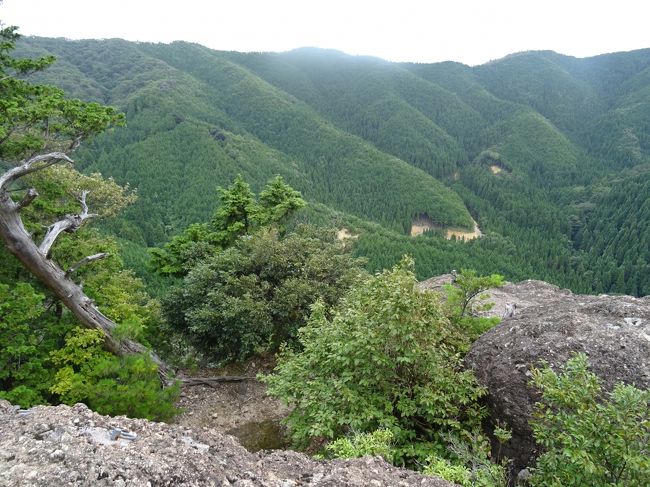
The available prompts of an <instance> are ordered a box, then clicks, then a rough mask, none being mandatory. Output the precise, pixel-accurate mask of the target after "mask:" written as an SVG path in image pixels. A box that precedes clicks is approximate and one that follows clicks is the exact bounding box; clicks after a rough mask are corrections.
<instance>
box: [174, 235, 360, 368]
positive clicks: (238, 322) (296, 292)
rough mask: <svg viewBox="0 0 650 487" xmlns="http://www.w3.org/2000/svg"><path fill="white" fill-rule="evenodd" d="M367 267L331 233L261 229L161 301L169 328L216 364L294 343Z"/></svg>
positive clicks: (201, 267) (205, 264) (202, 264)
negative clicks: (316, 310)
mask: <svg viewBox="0 0 650 487" xmlns="http://www.w3.org/2000/svg"><path fill="white" fill-rule="evenodd" d="M361 265H362V261H360V260H357V259H354V258H352V257H351V256H350V253H349V249H347V248H346V247H345V245H344V244H343V243H341V242H339V241H337V240H336V238H335V236H334V235H333V232H327V231H322V230H317V229H315V228H312V227H299V228H298V229H297V231H296V233H291V234H289V235H287V236H286V237H285V238H280V237H279V236H278V233H277V231H276V230H274V229H263V230H261V231H259V232H257V233H255V234H254V235H252V236H251V237H250V238H248V239H240V240H238V241H237V242H236V243H235V244H234V245H233V246H232V247H231V248H229V249H226V250H224V251H222V252H219V253H217V254H215V255H213V256H210V257H209V258H207V259H205V260H202V261H200V262H199V263H198V264H197V265H196V266H194V267H193V268H192V270H191V271H190V272H189V274H188V275H187V276H186V277H185V279H184V281H183V283H182V284H181V285H180V286H179V287H178V288H177V289H175V290H174V291H173V292H172V293H171V294H170V295H169V296H168V297H166V298H165V299H164V300H163V311H164V313H165V316H166V317H167V320H168V322H169V324H170V326H171V327H172V328H173V329H174V330H176V331H179V332H180V333H182V334H183V336H185V337H186V338H187V340H189V341H190V342H192V343H193V344H195V346H196V347H197V348H198V349H199V350H201V351H203V352H204V353H206V355H207V356H208V357H209V358H210V359H212V360H216V361H226V360H232V359H244V358H246V357H249V356H250V355H252V354H254V353H256V352H259V351H264V350H269V349H270V350H275V349H277V348H278V347H279V345H280V344H281V343H283V342H286V341H289V342H292V341H293V340H294V339H295V335H296V331H297V330H298V328H300V327H301V326H303V325H304V324H305V322H306V319H307V316H308V315H309V308H310V306H311V305H312V304H313V303H314V302H316V301H317V300H322V301H324V302H325V303H327V304H328V305H334V304H335V303H337V302H338V300H339V299H340V297H341V296H342V295H343V293H344V292H345V291H346V290H347V289H348V288H349V287H350V286H351V285H352V284H353V283H355V282H356V281H357V280H358V279H359V276H360V274H361V273H362V271H361Z"/></svg>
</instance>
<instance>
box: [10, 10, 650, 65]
mask: <svg viewBox="0 0 650 487" xmlns="http://www.w3.org/2000/svg"><path fill="white" fill-rule="evenodd" d="M0 19H1V20H2V22H4V23H5V24H9V25H18V26H19V27H20V32H21V33H23V34H25V35H39V36H47V37H67V38H70V39H86V38H112V37H120V38H123V39H128V40H139V41H158V42H171V41H174V40H185V41H191V42H197V43H199V44H203V45H205V46H208V47H211V48H214V49H221V50H236V51H287V50H290V49H294V48H297V47H303V46H316V47H324V48H333V49H339V50H341V51H344V52H347V53H349V54H364V55H372V56H378V57H381V58H384V59H388V60H392V61H417V62H435V61H445V60H453V61H460V62H464V63H466V64H480V63H484V62H486V61H489V60H491V59H497V58H500V57H503V56H504V55H506V54H510V53H513V52H518V51H525V50H530V49H552V50H554V51H558V52H561V53H563V54H569V55H573V56H578V57H584V56H591V55H595V54H601V53H605V52H614V51H626V50H631V49H639V48H645V47H650V28H649V27H648V21H649V20H650V1H648V0H608V1H603V0H446V1H435V0H429V1H427V0H420V1H416V0H394V1H385V0H372V1H371V0H302V1H300V0H225V1H224V0H204V1H200V0H176V1H168V0H4V3H3V4H2V5H0Z"/></svg>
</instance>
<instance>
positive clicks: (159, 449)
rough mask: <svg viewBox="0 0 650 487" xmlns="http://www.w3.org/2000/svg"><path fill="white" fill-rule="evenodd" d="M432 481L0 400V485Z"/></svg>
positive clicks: (378, 462) (379, 463) (288, 485)
mask: <svg viewBox="0 0 650 487" xmlns="http://www.w3.org/2000/svg"><path fill="white" fill-rule="evenodd" d="M58 485H81V486H85V485H87V486H91V485H92V486H102V485H111V486H204V485H205V486H239V487H244V486H282V487H293V486H299V485H300V486H303V485H315V486H343V485H346V486H348V485H349V486H383V485H386V486H388V485H390V486H411V485H418V486H432V487H449V486H453V485H454V484H451V483H449V482H446V481H444V480H441V479H437V478H433V477H424V476H422V475H419V474H417V473H415V472H411V471H408V470H403V469H398V468H395V467H393V466H391V465H389V464H387V463H386V462H385V461H383V460H382V459H380V458H362V459H356V460H347V461H343V460H337V461H330V462H320V461H315V460H312V459H310V458H309V457H307V456H306V455H303V454H301V453H296V452H291V451H275V452H260V453H256V454H253V453H249V452H248V451H246V450H245V449H244V448H243V447H242V446H241V445H239V443H237V441H236V440H235V438H233V437H231V436H227V435H222V434H219V433H216V432H215V431H214V430H209V429H207V428H204V429H201V430H189V429H186V428H182V427H178V426H172V425H167V424H164V423H153V422H149V421H146V420H143V419H128V418H126V417H122V416H120V417H109V416H101V415H99V414H97V413H94V412H92V411H90V410H89V409H88V408H87V407H86V406H84V405H83V404H77V405H76V406H74V407H72V408H71V407H68V406H57V407H45V406H39V407H35V408H32V409H30V410H27V411H19V410H18V408H17V407H14V406H11V405H10V404H9V403H8V402H6V401H2V400H0V486H3V487H4V486H7V487H9V486H12V487H15V486H48V487H52V486H58Z"/></svg>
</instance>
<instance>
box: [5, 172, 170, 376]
mask: <svg viewBox="0 0 650 487" xmlns="http://www.w3.org/2000/svg"><path fill="white" fill-rule="evenodd" d="M15 169H16V168H14V170H15ZM10 172H12V171H8V172H7V173H5V174H4V175H3V177H2V178H0V183H2V184H0V239H2V241H3V242H4V243H5V245H6V246H7V249H8V250H9V252H11V253H12V254H13V255H14V256H16V258H17V259H18V260H19V261H20V262H21V263H22V264H23V265H24V266H25V267H26V268H27V270H29V271H30V272H31V273H32V274H33V275H34V276H35V277H36V278H37V279H38V280H39V281H40V282H41V283H42V284H43V285H44V286H45V287H47V288H48V289H49V290H50V291H52V293H53V294H54V295H55V296H56V297H57V298H58V299H60V300H61V302H62V303H63V304H64V305H65V306H66V307H67V308H68V309H69V310H70V311H71V312H72V313H73V314H74V315H75V316H76V318H77V319H78V320H79V323H81V324H82V325H83V326H85V327H87V328H92V329H97V330H101V331H102V332H103V333H104V337H105V341H106V348H107V349H108V350H110V351H111V352H113V353H114V354H116V355H127V354H132V353H145V354H148V355H149V356H151V358H152V360H153V361H154V362H155V363H156V364H157V365H158V370H159V374H160V377H161V379H162V380H163V383H165V384H167V383H168V379H169V367H168V366H167V365H166V364H165V363H164V362H163V361H162V360H161V359H160V358H159V357H158V356H157V355H156V354H155V353H153V352H151V351H150V350H148V349H147V348H145V347H144V346H143V345H141V344H140V343H138V342H135V341H133V340H128V339H119V340H118V339H116V338H115V337H114V336H113V330H114V329H115V327H116V324H115V323H114V322H113V321H112V320H110V319H109V318H107V317H106V316H105V315H104V314H103V313H102V312H101V311H99V309H97V307H96V306H95V305H94V303H93V302H92V300H91V299H90V298H88V296H86V294H85V293H84V292H83V290H82V289H81V286H79V285H78V284H76V283H75V282H74V281H73V280H72V279H70V278H69V277H68V274H67V273H66V272H64V271H63V270H62V269H61V268H60V267H59V266H57V265H56V264H55V263H54V262H52V261H51V260H50V259H48V258H47V253H48V252H49V249H50V247H51V245H52V244H53V243H54V240H55V239H56V237H57V236H58V235H59V234H60V233H61V232H62V231H74V230H76V229H77V228H78V226H79V225H80V224H81V223H82V222H83V221H84V220H85V219H86V218H88V217H90V215H89V214H88V212H87V207H86V204H85V197H82V206H83V209H84V212H83V213H82V214H80V215H75V216H71V215H68V216H66V218H65V219H63V220H61V221H60V222H57V223H55V224H54V225H52V226H51V227H50V231H48V234H47V235H46V237H45V239H44V241H43V244H41V247H42V249H39V247H38V246H37V245H36V243H35V242H34V240H33V239H32V237H31V236H30V235H29V234H28V233H27V231H26V230H25V227H24V225H23V222H22V218H21V215H20V210H21V209H22V208H23V207H24V206H26V205H27V204H29V203H30V202H31V200H33V199H34V198H35V197H36V196H37V194H36V193H35V192H34V191H33V190H30V192H28V194H27V195H26V197H25V198H23V201H21V202H19V203H16V202H14V201H13V200H12V199H11V197H10V196H9V193H8V191H7V186H8V183H9V182H11V180H12V179H15V178H17V177H20V176H22V175H24V174H26V173H27V172H33V170H32V171H23V173H22V174H18V175H16V176H15V177H9V178H8V177H7V175H8V174H9V173H10ZM84 196H85V195H84ZM66 221H68V222H69V223H68V224H66V223H65V222H66ZM93 257H94V256H93Z"/></svg>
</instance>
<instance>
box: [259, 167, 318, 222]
mask: <svg viewBox="0 0 650 487" xmlns="http://www.w3.org/2000/svg"><path fill="white" fill-rule="evenodd" d="M306 205H307V204H306V203H305V200H303V199H302V196H301V195H300V192H299V191H296V190H295V189H293V188H292V187H291V186H289V185H288V184H287V183H286V182H285V181H284V178H283V177H282V176H276V177H274V178H273V179H272V180H271V181H269V183H268V184H267V185H266V187H265V188H264V189H263V190H262V192H261V193H260V196H259V206H260V212H261V218H260V220H261V223H262V224H276V225H278V227H279V228H280V231H281V232H282V233H284V230H285V224H286V222H287V219H288V218H289V217H290V216H291V215H292V214H293V213H295V212H296V211H297V210H299V209H300V208H304V207H305V206H306Z"/></svg>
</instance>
